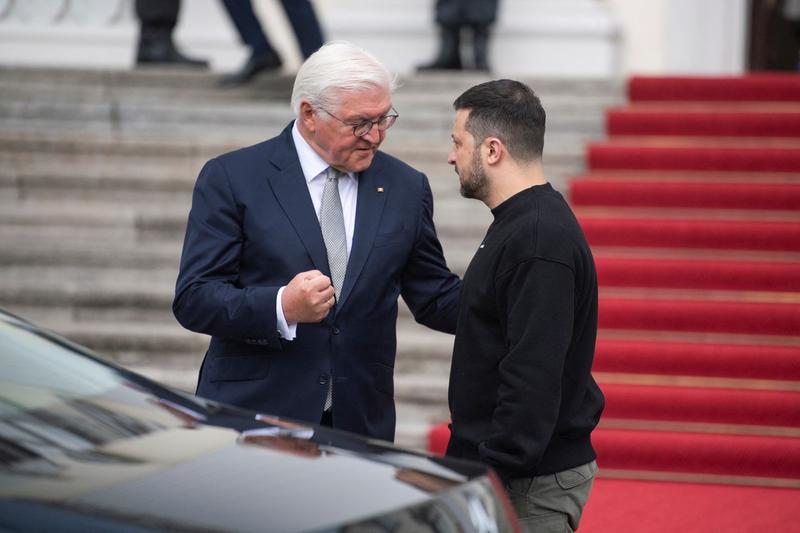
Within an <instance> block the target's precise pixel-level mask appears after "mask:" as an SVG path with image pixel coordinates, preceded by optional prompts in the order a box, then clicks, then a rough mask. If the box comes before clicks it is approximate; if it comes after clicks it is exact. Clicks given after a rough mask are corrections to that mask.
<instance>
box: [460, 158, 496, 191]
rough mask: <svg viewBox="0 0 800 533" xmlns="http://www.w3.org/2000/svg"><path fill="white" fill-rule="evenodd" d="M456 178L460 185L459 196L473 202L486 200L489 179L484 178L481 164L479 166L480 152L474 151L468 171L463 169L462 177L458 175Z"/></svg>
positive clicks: (484, 173) (484, 174)
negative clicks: (470, 199)
mask: <svg viewBox="0 0 800 533" xmlns="http://www.w3.org/2000/svg"><path fill="white" fill-rule="evenodd" d="M458 177H459V178H460V179H459V182H460V183H461V196H463V197H464V198H474V199H475V200H483V199H484V198H486V193H487V189H488V188H489V179H488V178H487V177H486V171H485V170H484V168H483V164H481V157H480V152H478V151H477V150H476V151H475V153H474V154H473V156H472V162H471V164H470V166H469V169H465V171H464V175H463V176H462V175H461V174H459V175H458Z"/></svg>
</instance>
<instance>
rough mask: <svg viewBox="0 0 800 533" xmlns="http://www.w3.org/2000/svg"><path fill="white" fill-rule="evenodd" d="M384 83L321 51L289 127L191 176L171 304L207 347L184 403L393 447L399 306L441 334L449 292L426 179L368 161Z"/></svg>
mask: <svg viewBox="0 0 800 533" xmlns="http://www.w3.org/2000/svg"><path fill="white" fill-rule="evenodd" d="M395 86H396V81H395V78H394V76H392V75H391V74H390V73H389V71H388V70H387V69H386V67H384V66H383V65H382V64H381V63H380V62H379V61H378V60H377V59H376V58H375V57H373V56H372V55H371V54H369V53H368V52H366V51H364V50H362V49H360V48H358V47H356V46H354V45H352V44H349V43H345V42H334V43H328V44H326V45H325V46H323V47H322V48H321V49H320V50H319V51H317V52H316V53H314V54H313V55H311V56H310V57H309V58H308V59H307V60H306V62H305V63H304V64H303V66H302V67H301V68H300V70H299V72H298V74H297V78H296V80H295V85H294V91H293V94H292V107H293V109H294V111H295V113H296V116H297V118H296V120H295V121H293V122H292V123H291V124H289V125H288V126H287V127H286V129H284V131H283V132H282V133H281V134H280V135H278V136H277V137H275V138H272V139H270V140H267V141H265V142H262V143H260V144H257V145H255V146H251V147H248V148H243V149H241V150H237V151H234V152H231V153H228V154H224V155H222V156H219V157H216V158H214V159H212V160H211V161H209V162H208V163H206V165H205V166H204V167H203V169H202V171H201V172H200V176H199V177H198V179H197V184H196V186H195V190H194V195H193V200H192V209H191V212H190V214H189V221H188V226H187V229H186V238H185V241H184V247H183V255H182V257H181V267H180V273H179V276H178V281H177V287H176V295H175V301H174V303H173V310H174V313H175V316H176V317H177V319H178V321H179V322H180V323H181V324H182V325H183V326H184V327H186V328H188V329H190V330H192V331H197V332H201V333H206V334H208V335H211V341H210V345H209V348H208V351H207V353H206V356H205V359H204V361H203V365H202V368H201V370H200V376H199V382H198V388H197V394H198V395H200V396H203V397H206V398H210V399H213V400H218V401H222V402H226V403H229V404H233V405H237V406H241V407H245V408H248V409H253V410H256V411H260V412H264V413H270V414H275V415H279V416H284V417H290V418H294V419H298V420H304V421H309V422H314V423H322V424H324V425H329V426H332V427H336V428H341V429H344V430H348V431H353V432H356V433H360V434H363V435H367V436H371V437H376V438H381V439H385V440H389V441H391V440H393V439H394V431H395V406H394V394H393V393H394V386H393V383H394V380H393V374H394V360H395V351H396V321H397V306H398V303H397V300H398V297H399V296H401V295H402V297H403V299H404V301H405V302H406V304H407V305H408V307H409V308H410V309H411V311H412V313H413V314H414V317H415V319H416V320H417V321H418V322H420V323H422V324H424V325H426V326H428V327H431V328H433V329H436V330H439V331H444V332H448V333H453V332H454V331H455V325H456V316H457V308H458V294H459V290H460V285H461V282H460V280H459V278H458V277H457V276H456V275H455V274H453V273H451V272H450V271H449V270H448V268H447V265H446V263H445V260H444V257H443V255H442V248H441V245H440V244H439V240H438V238H437V236H436V230H435V228H434V224H433V200H432V195H431V190H430V186H429V184H428V180H427V178H426V177H425V175H424V174H422V173H420V172H419V171H417V170H415V169H413V168H411V167H410V166H408V165H406V164H405V163H403V162H401V161H399V160H397V159H395V158H393V157H392V156H389V155H387V154H385V153H383V152H381V151H379V150H378V148H379V147H380V144H381V142H382V141H383V140H384V138H385V136H386V132H387V130H388V129H389V128H390V127H391V126H392V124H394V122H395V120H396V119H397V112H396V111H395V109H394V107H393V106H392V92H393V90H394V88H395Z"/></svg>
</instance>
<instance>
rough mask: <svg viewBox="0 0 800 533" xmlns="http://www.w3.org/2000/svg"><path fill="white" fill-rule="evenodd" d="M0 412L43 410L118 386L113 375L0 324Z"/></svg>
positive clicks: (28, 333) (32, 335) (33, 335)
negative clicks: (1, 370)
mask: <svg viewBox="0 0 800 533" xmlns="http://www.w3.org/2000/svg"><path fill="white" fill-rule="evenodd" d="M0 341H1V342H0V368H2V369H3V372H2V375H0V398H2V404H0V412H1V413H2V414H3V415H4V416H5V415H8V414H9V411H20V410H32V409H41V408H46V407H47V406H48V405H50V404H52V403H54V402H59V403H61V402H64V401H65V400H70V399H76V398H82V397H87V396H97V395H101V394H104V393H106V392H108V391H110V390H112V389H115V388H117V387H119V386H120V385H121V384H122V381H121V380H120V378H119V377H118V376H117V375H116V374H115V372H114V371H113V370H112V369H110V368H107V367H105V366H103V365H101V364H98V363H96V362H94V361H92V360H91V359H88V358H85V357H80V356H76V355H75V353H74V352H73V351H72V350H69V349H68V348H66V347H63V346H60V345H59V344H58V343H55V342H53V341H51V340H49V339H47V338H44V337H42V336H40V335H38V334H36V333H34V332H32V331H29V330H27V329H25V328H22V327H18V326H15V325H13V324H10V323H7V322H5V321H0Z"/></svg>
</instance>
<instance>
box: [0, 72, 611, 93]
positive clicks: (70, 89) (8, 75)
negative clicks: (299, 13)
mask: <svg viewBox="0 0 800 533" xmlns="http://www.w3.org/2000/svg"><path fill="white" fill-rule="evenodd" d="M492 78H493V77H492V75H491V74H487V73H481V72H471V71H463V72H425V73H417V74H410V75H404V76H402V77H400V80H399V81H400V88H399V89H398V91H397V94H398V95H400V94H411V95H416V96H418V97H420V98H428V99H435V97H436V96H438V95H442V94H444V95H452V97H451V98H450V99H451V100H452V99H453V98H455V96H457V95H458V94H460V93H461V92H463V91H464V90H466V89H468V88H469V87H471V86H473V85H476V84H478V83H482V82H484V81H488V80H490V79H492ZM519 79H520V80H521V81H523V82H525V83H527V84H529V85H530V86H531V87H533V89H534V90H535V91H536V92H537V94H539V95H540V96H541V97H542V98H549V97H558V96H566V95H570V96H576V97H581V98H582V99H583V100H584V101H586V100H588V101H605V100H608V99H622V98H623V97H624V87H623V84H622V82H621V81H619V80H609V79H589V78H580V79H556V78H526V77H522V78H519ZM217 81H218V77H217V75H216V74H212V73H208V72H202V71H188V70H186V69H180V68H174V69H170V68H148V69H134V70H95V69H91V70H90V69H85V70H81V69H68V70H67V69H56V68H52V69H48V68H26V67H10V66H3V67H2V68H0V94H3V95H4V96H11V95H13V94H14V92H13V91H14V90H17V91H18V92H17V93H16V94H24V93H20V92H19V91H20V89H25V90H27V91H28V94H33V93H36V94H41V93H44V95H46V96H50V97H51V98H59V97H65V96H73V95H77V96H80V95H86V99H88V100H97V99H98V98H104V97H106V98H107V97H109V96H110V95H111V96H113V95H123V96H139V97H143V96H150V97H152V98H155V99H168V100H181V101H185V100H191V99H200V100H207V99H211V100H226V101H228V100H230V101H250V100H253V101H264V100H273V101H288V99H289V96H290V95H291V91H292V85H293V84H294V77H293V76H292V75H289V74H273V75H270V76H259V77H258V78H256V79H254V80H253V82H252V83H251V84H248V85H246V86H243V87H239V88H235V89H225V90H221V89H220V88H219V87H217V85H216V83H217ZM3 91H10V92H3ZM448 102H449V101H448Z"/></svg>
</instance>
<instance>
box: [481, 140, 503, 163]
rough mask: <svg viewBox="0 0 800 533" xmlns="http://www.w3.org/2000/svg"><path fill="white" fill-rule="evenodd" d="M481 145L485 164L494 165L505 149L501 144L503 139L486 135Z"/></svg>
mask: <svg viewBox="0 0 800 533" xmlns="http://www.w3.org/2000/svg"><path fill="white" fill-rule="evenodd" d="M483 146H484V153H485V154H486V164H487V165H496V164H498V163H499V162H500V161H501V160H502V158H503V155H504V152H505V149H506V147H505V146H503V141H501V140H500V139H498V138H497V137H487V138H486V140H484V141H483Z"/></svg>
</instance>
